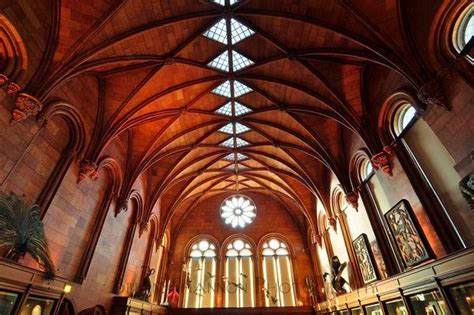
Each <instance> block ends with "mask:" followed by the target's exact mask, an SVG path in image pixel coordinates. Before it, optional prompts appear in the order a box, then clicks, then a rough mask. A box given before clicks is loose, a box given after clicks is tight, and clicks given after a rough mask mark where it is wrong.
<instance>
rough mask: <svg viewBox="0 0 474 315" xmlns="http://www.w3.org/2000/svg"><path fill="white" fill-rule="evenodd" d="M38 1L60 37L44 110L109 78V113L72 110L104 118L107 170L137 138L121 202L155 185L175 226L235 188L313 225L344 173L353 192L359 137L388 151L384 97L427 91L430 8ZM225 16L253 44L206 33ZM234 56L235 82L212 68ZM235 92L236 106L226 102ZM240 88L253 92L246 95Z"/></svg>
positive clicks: (97, 137)
mask: <svg viewBox="0 0 474 315" xmlns="http://www.w3.org/2000/svg"><path fill="white" fill-rule="evenodd" d="M38 2H45V4H44V8H49V10H50V11H48V12H46V13H44V16H48V14H50V16H51V21H52V22H51V25H50V27H49V29H51V30H52V31H51V32H50V33H49V34H48V37H47V38H48V40H47V41H46V40H45V43H47V44H46V45H45V47H46V48H45V49H44V52H43V53H42V55H43V57H42V63H38V66H37V68H36V69H35V72H34V75H33V74H31V77H32V78H31V81H30V84H29V90H30V92H31V93H32V94H33V95H38V96H39V98H40V99H41V100H43V101H45V100H47V99H48V98H49V97H52V96H53V95H54V93H55V91H56V90H57V89H58V88H60V87H64V86H67V85H68V84H69V86H68V88H70V89H71V91H72V92H71V93H79V94H81V93H87V91H83V90H78V88H77V87H76V88H75V85H74V82H75V80H76V79H77V78H78V77H81V76H91V75H92V76H96V77H97V78H98V81H97V82H98V83H97V85H98V89H99V97H98V100H97V103H96V104H73V105H76V106H78V107H79V108H81V106H83V107H97V121H96V128H95V130H94V135H93V137H92V141H93V143H92V146H91V148H90V150H89V152H87V154H86V157H85V158H87V159H89V160H93V161H98V160H99V159H100V158H101V156H102V155H103V154H104V152H105V150H106V149H107V147H108V146H110V145H111V143H113V142H114V141H118V140H117V139H119V138H120V137H122V136H125V137H126V139H127V140H126V146H127V152H128V156H127V163H126V166H124V170H123V173H124V180H123V185H122V189H121V190H122V191H121V193H122V194H124V195H127V194H129V193H130V190H131V189H132V186H133V184H134V182H135V181H136V180H137V178H138V177H139V176H140V175H141V174H147V178H148V183H147V192H146V196H145V199H146V200H145V204H146V205H148V206H147V208H148V209H152V208H153V205H154V204H155V203H156V202H157V201H158V200H160V202H161V207H160V208H161V213H160V217H161V219H162V222H163V224H164V225H166V224H168V223H169V222H172V220H173V221H175V222H179V221H180V218H182V217H183V216H184V215H185V214H186V212H187V211H189V209H191V208H192V207H193V205H195V204H196V203H198V202H203V201H204V200H205V199H206V198H208V197H209V196H212V195H215V194H220V193H232V192H235V191H241V192H242V191H261V192H262V193H265V194H267V195H269V196H271V198H274V199H275V200H277V201H278V202H279V203H281V204H283V205H285V207H287V208H288V209H289V210H290V211H291V212H292V213H293V215H294V216H295V218H296V219H297V220H298V221H300V222H305V221H306V220H308V222H309V223H310V224H313V223H314V215H315V214H314V201H315V198H321V199H322V200H323V202H325V200H326V199H327V197H323V196H322V195H328V194H327V189H328V187H327V186H328V184H327V180H328V178H329V175H330V174H331V173H332V174H334V175H335V176H336V177H337V178H338V180H339V181H340V183H341V185H342V186H343V189H344V190H346V191H349V190H351V184H350V180H349V174H348V159H349V158H350V157H347V156H346V155H345V151H344V145H345V143H344V141H345V138H346V137H347V135H349V134H351V133H352V134H355V135H357V136H358V137H360V138H361V139H362V141H363V142H365V144H366V145H367V147H368V148H369V150H370V151H371V152H372V153H376V152H377V151H378V150H380V149H381V147H382V145H381V143H380V141H379V140H378V138H377V136H376V126H374V125H373V124H372V123H370V121H371V119H369V117H372V118H373V117H376V115H377V113H378V106H380V104H378V105H376V101H377V93H381V94H383V93H384V91H385V90H388V89H392V88H399V87H404V86H408V87H412V88H414V89H418V88H419V86H420V85H421V83H422V82H423V81H425V80H426V77H425V74H424V73H425V72H424V70H423V66H422V65H420V57H419V54H420V53H419V52H420V51H423V49H424V47H420V46H417V45H418V44H417V43H415V42H413V41H412V40H411V39H410V36H409V35H410V34H409V32H410V30H411V29H410V27H409V23H407V20H408V19H410V18H411V17H412V16H413V15H415V14H417V12H418V11H417V10H418V9H417V8H418V6H419V7H420V8H424V10H425V11H426V7H427V6H432V4H431V3H430V1H424V2H426V3H425V4H424V5H423V4H418V5H416V6H415V5H413V3H412V2H411V1H402V0H399V1H396V0H384V1H371V0H355V1H344V0H340V1H322V0H311V1H309V0H308V1H294V0H278V1H275V0H268V1H265V0H258V1H257V0H230V1H229V0H225V1H224V0H220V1H218V0H214V1H211V0H201V1H198V0H169V1H167V0H159V1H152V0H116V1H113V0H108V1H105V0H104V1H92V0H91V1H76V0H62V1H53V2H52V4H51V3H50V1H38ZM405 2H406V3H405ZM408 2H409V3H410V5H411V10H410V12H407V8H406V5H407V4H408ZM421 2H423V1H420V3H421ZM428 4H429V5H428ZM433 7H434V6H433ZM43 10H44V9H43ZM435 10H436V9H435V8H433V9H429V11H430V12H428V13H426V12H425V13H426V14H428V15H429V14H431V11H433V12H435ZM222 19H224V21H227V22H225V23H224V26H225V31H226V32H227V31H229V29H230V28H231V26H232V25H231V23H230V22H231V21H232V23H237V24H236V25H238V26H239V27H240V30H242V28H243V29H244V30H247V35H248V33H251V35H250V36H248V37H246V38H243V39H241V40H240V41H239V42H237V43H233V41H232V40H231V39H227V37H226V33H223V34H221V40H222V36H223V38H224V40H223V42H219V41H216V40H213V39H212V38H209V37H212V36H210V35H207V36H205V35H204V34H205V33H206V32H208V30H209V29H211V28H213V27H215V25H216V24H218V23H219V22H220V21H221V20H222ZM221 23H222V22H221ZM221 26H222V24H221ZM39 28H40V27H39ZM249 30H250V31H249ZM38 32H40V30H39V31H38ZM244 33H245V32H244ZM235 34H240V33H239V32H238V31H235ZM235 34H234V33H232V34H231V35H232V36H234V35H235ZM45 38H46V37H45ZM232 51H235V52H237V53H238V54H240V55H241V56H244V57H245V58H247V59H249V60H250V61H251V64H250V65H247V66H246V67H244V68H242V69H238V70H237V69H235V71H234V68H233V67H232V66H234V67H235V66H236V65H235V63H236V61H239V60H237V59H238V58H240V57H238V56H237V57H236V56H233V58H231V59H232V62H231V65H230V69H229V71H225V70H219V69H216V68H214V67H213V66H212V65H209V63H211V62H212V61H213V60H214V59H215V58H216V57H218V56H220V55H221V54H223V53H225V52H227V53H229V52H232ZM231 54H232V53H231ZM224 56H225V55H224ZM227 58H228V59H229V58H230V57H229V55H227ZM227 62H229V61H227ZM382 79H385V80H382ZM387 81H389V83H387ZM226 82H229V83H230V85H229V91H228V92H229V95H228V96H222V95H219V94H218V93H216V90H215V89H216V88H219V87H220V86H221V85H222V84H225V83H226ZM237 82H238V83H237ZM235 84H241V86H240V88H242V87H246V88H247V89H248V90H247V93H244V94H243V95H241V96H239V95H238V94H239V93H238V91H236V90H237V87H236V86H235ZM75 89H76V90H75ZM374 90H375V92H374ZM229 102H230V103H231V104H232V103H233V102H237V103H239V104H242V105H243V106H245V107H246V108H247V110H248V112H246V113H244V114H241V115H236V113H235V110H236V109H237V108H236V107H234V109H233V110H232V105H231V106H230V112H227V114H229V113H230V115H227V114H225V113H224V114H223V113H222V112H223V111H224V110H223V109H221V107H222V106H224V105H226V104H227V103H229ZM236 106H238V105H236ZM219 109H221V110H220V111H219ZM224 112H225V111H224ZM371 115H372V116H371ZM229 123H234V124H240V127H239V128H243V129H244V130H245V132H242V133H240V134H238V135H237V137H238V138H239V139H240V140H239V143H240V144H242V145H241V146H238V147H237V146H236V144H235V143H234V141H233V139H234V137H236V136H235V135H234V130H233V128H230V130H231V132H230V134H228V133H225V132H222V130H221V128H223V127H224V126H226V125H227V124H229ZM230 126H231V127H232V125H230ZM226 141H228V142H226ZM223 143H224V144H223ZM225 144H228V145H225ZM235 153H239V154H240V155H239V157H242V160H236V157H237V155H235ZM229 154H231V155H230V156H229ZM232 154H234V155H232ZM150 211H151V210H150ZM149 214H150V213H148V215H149Z"/></svg>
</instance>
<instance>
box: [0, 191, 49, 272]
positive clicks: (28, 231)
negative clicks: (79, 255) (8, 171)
mask: <svg viewBox="0 0 474 315" xmlns="http://www.w3.org/2000/svg"><path fill="white" fill-rule="evenodd" d="M0 247H3V248H4V249H6V254H5V258H7V259H12V260H18V259H19V258H21V257H24V256H25V254H26V253H28V254H30V255H31V257H33V259H34V260H35V261H36V262H37V263H38V264H39V265H40V267H41V268H42V269H44V272H45V274H46V276H47V277H49V278H52V277H53V276H54V266H53V263H52V261H51V258H50V257H49V249H48V242H47V240H46V237H45V234H44V225H43V222H41V219H40V216H39V207H38V206H37V205H33V206H28V205H26V204H25V203H24V201H23V200H21V199H20V198H18V196H17V195H15V194H13V193H12V194H10V195H6V194H0Z"/></svg>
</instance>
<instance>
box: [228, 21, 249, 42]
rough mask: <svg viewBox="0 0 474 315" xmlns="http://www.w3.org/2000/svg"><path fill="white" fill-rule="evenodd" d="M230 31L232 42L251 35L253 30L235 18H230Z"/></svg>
mask: <svg viewBox="0 0 474 315" xmlns="http://www.w3.org/2000/svg"><path fill="white" fill-rule="evenodd" d="M230 31H231V34H232V35H231V40H232V44H237V43H238V42H240V41H242V40H244V39H246V38H247V37H250V36H252V35H253V34H254V33H255V32H254V31H252V30H251V29H250V28H248V27H247V26H245V25H243V24H242V23H240V22H239V21H237V20H235V19H230Z"/></svg>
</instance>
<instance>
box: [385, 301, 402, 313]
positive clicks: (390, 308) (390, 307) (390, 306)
mask: <svg viewBox="0 0 474 315" xmlns="http://www.w3.org/2000/svg"><path fill="white" fill-rule="evenodd" d="M384 307H385V314H388V315H408V311H407V308H406V306H405V304H404V303H403V300H402V299H396V300H391V301H387V302H385V303H384Z"/></svg>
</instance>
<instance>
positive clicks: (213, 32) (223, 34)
mask: <svg viewBox="0 0 474 315" xmlns="http://www.w3.org/2000/svg"><path fill="white" fill-rule="evenodd" d="M204 36H206V37H207V38H209V39H212V40H215V41H217V42H219V43H221V44H224V45H227V26H226V22H225V19H221V20H220V21H219V22H217V23H216V24H214V25H213V26H212V27H211V28H210V29H208V30H207V31H206V32H205V33H204Z"/></svg>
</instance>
